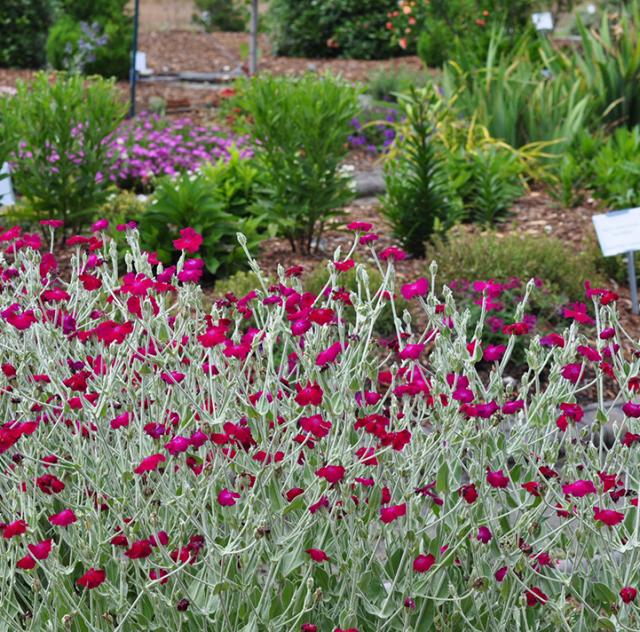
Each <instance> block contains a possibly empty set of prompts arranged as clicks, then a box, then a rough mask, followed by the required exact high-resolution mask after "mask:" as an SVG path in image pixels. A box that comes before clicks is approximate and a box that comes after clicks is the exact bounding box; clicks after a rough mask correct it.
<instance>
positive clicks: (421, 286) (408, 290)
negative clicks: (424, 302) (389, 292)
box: [400, 277, 429, 301]
mask: <svg viewBox="0 0 640 632" xmlns="http://www.w3.org/2000/svg"><path fill="white" fill-rule="evenodd" d="M428 292H429V281H427V279H425V278H424V277H420V278H419V279H417V280H415V281H414V282H413V283H405V284H404V285H403V286H402V288H401V290H400V293H401V294H402V297H403V298H404V299H406V300H407V301H409V300H411V299H412V298H414V297H416V296H426V294H427V293H428Z"/></svg>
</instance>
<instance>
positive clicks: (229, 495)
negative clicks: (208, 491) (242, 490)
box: [218, 488, 240, 507]
mask: <svg viewBox="0 0 640 632" xmlns="http://www.w3.org/2000/svg"><path fill="white" fill-rule="evenodd" d="M238 498H240V494H238V493H237V492H232V491H230V490H228V489H226V488H225V489H222V490H220V491H219V492H218V504H219V505H221V506H222V507H233V506H234V505H235V504H236V503H237V502H238Z"/></svg>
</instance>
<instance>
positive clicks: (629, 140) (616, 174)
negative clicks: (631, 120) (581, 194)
mask: <svg viewBox="0 0 640 632" xmlns="http://www.w3.org/2000/svg"><path fill="white" fill-rule="evenodd" d="M591 171H592V173H593V178H592V180H591V182H590V186H591V188H592V189H593V192H594V194H595V195H596V196H597V197H598V198H600V199H601V200H602V201H603V202H604V203H605V204H606V205H607V206H608V208H609V209H610V210H614V209H623V208H629V207H632V206H637V205H638V204H640V127H634V128H633V129H631V130H629V129H627V128H624V127H622V128H618V129H616V130H615V132H614V133H613V134H612V136H610V137H609V138H608V139H606V141H604V142H603V143H602V144H601V146H600V148H599V150H598V152H597V153H596V155H595V156H594V158H593V160H592V167H591Z"/></svg>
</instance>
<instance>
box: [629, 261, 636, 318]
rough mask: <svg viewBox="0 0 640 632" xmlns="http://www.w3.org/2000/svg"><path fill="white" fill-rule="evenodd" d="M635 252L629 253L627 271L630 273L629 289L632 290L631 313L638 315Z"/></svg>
mask: <svg viewBox="0 0 640 632" xmlns="http://www.w3.org/2000/svg"><path fill="white" fill-rule="evenodd" d="M635 254H636V253H635V252H633V250H632V251H630V252H628V253H627V270H628V272H629V289H630V290H631V311H632V312H633V313H634V314H637V313H638V279H637V278H636V257H635Z"/></svg>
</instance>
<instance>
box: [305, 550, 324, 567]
mask: <svg viewBox="0 0 640 632" xmlns="http://www.w3.org/2000/svg"><path fill="white" fill-rule="evenodd" d="M306 553H307V554H308V555H309V557H310V558H311V559H312V560H313V561H314V562H318V563H319V564H321V563H322V562H328V561H329V556H328V555H327V554H326V553H325V552H324V551H323V550H322V549H307V550H306Z"/></svg>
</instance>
